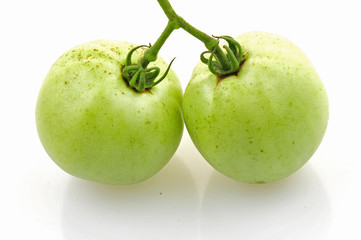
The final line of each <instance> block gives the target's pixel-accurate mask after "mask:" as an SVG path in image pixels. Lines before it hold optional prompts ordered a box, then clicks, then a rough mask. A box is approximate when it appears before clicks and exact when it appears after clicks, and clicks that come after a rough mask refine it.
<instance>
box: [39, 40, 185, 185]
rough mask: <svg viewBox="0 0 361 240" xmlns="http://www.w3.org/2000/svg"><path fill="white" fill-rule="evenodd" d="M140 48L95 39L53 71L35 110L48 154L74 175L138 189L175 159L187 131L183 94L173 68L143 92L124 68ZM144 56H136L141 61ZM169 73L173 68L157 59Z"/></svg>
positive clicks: (59, 62) (69, 54) (60, 61)
mask: <svg viewBox="0 0 361 240" xmlns="http://www.w3.org/2000/svg"><path fill="white" fill-rule="evenodd" d="M133 47H135V45H133V44H131V43H127V42H119V41H106V40H100V41H94V42H90V43H86V44H83V45H79V46H77V47H75V48H73V49H70V50H69V51H67V52H66V53H65V54H64V55H62V56H61V57H60V58H59V59H58V60H57V61H56V62H55V64H54V65H53V66H52V67H51V69H50V71H49V73H48V74H47V76H46V78H45V80H44V82H43V85H42V87H41V90H40V93H39V97H38V100H37V105H36V125H37V129H38V134H39V137H40V140H41V143H42V144H43V146H44V148H45V150H46V152H47V153H48V154H49V156H50V157H51V158H52V159H53V160H54V162H55V163H56V164H57V165H59V167H60V168H62V169H63V170H65V171H66V172H68V173H70V174H71V175H74V176H77V177H80V178H83V179H88V180H91V181H95V182H100V183H107V184H132V183H137V182H140V181H143V180H145V179H147V178H149V177H151V176H153V175H154V174H156V173H157V172H158V171H159V170H160V169H161V168H162V167H163V166H164V165H165V164H166V163H167V162H168V161H169V160H170V159H171V157H172V156H173V154H174V153H175V151H176V149H177V147H178V145H179V142H180V139H181V135H182V131H183V120H182V115H181V102H182V88H181V85H180V82H179V80H178V78H177V76H176V75H175V73H174V72H173V71H172V70H171V71H170V72H169V74H168V75H167V77H166V78H165V79H164V80H163V81H162V82H161V83H160V84H158V85H157V86H155V87H153V88H152V89H150V90H149V91H143V92H136V91H134V90H133V89H131V88H130V87H129V86H128V85H127V83H126V82H125V81H124V80H123V77H122V74H121V68H122V66H124V64H125V58H126V55H127V53H128V51H129V50H130V49H131V48H133ZM142 54H144V52H143V50H137V51H136V52H135V53H134V54H133V57H132V58H133V60H134V61H135V62H136V61H137V60H139V58H140V57H141V55H142ZM152 65H156V66H158V67H159V68H160V69H161V73H160V74H163V73H164V72H165V70H166V68H167V64H166V63H165V62H164V61H163V60H162V59H161V58H158V60H157V61H155V62H154V63H152V64H150V65H149V66H150V67H151V66H152Z"/></svg>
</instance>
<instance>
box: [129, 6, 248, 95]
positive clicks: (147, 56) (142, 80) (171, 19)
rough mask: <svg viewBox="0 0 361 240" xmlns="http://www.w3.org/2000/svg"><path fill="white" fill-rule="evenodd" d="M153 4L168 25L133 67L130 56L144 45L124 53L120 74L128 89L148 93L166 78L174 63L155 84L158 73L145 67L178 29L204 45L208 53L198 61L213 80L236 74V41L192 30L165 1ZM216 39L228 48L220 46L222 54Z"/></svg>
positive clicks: (238, 60) (239, 57) (239, 58)
mask: <svg viewBox="0 0 361 240" xmlns="http://www.w3.org/2000/svg"><path fill="white" fill-rule="evenodd" d="M157 1H158V3H159V5H160V6H161V7H162V9H163V11H164V13H165V14H166V16H167V17H168V23H167V26H166V27H165V29H164V30H163V32H162V34H161V35H160V36H159V38H158V39H157V41H156V42H155V43H154V45H153V46H149V48H148V49H147V50H146V51H145V53H144V56H143V58H142V59H141V60H140V61H139V62H138V63H137V64H136V65H132V63H131V56H132V53H133V52H134V51H135V50H136V49H138V48H140V47H144V45H141V46H137V47H135V48H133V49H131V50H130V51H129V52H128V55H127V58H126V59H127V60H126V65H125V66H124V68H123V70H122V74H123V76H124V78H125V79H126V80H127V81H128V83H129V85H130V86H131V87H132V88H134V89H136V90H137V91H138V92H142V91H144V90H145V89H150V88H151V87H153V86H155V85H156V84H158V83H159V82H160V81H162V80H163V79H164V78H165V77H166V75H167V74H168V72H169V69H170V66H171V64H172V62H173V60H174V59H173V60H172V62H171V63H170V65H169V66H168V68H167V70H166V71H165V73H164V74H163V76H162V77H160V78H159V79H158V80H157V81H156V80H155V79H156V78H157V77H158V75H159V73H160V69H159V68H158V67H156V66H155V67H151V68H149V69H148V68H147V66H148V65H149V63H151V62H154V61H155V60H157V56H158V52H159V50H160V49H161V47H162V46H163V45H164V43H165V41H166V40H167V39H168V37H169V36H170V35H171V34H172V32H173V31H174V30H176V29H179V28H182V29H183V30H185V31H186V32H188V33H189V34H191V35H192V36H193V37H195V38H197V39H198V40H200V41H202V42H203V43H204V45H205V47H206V48H207V49H208V51H205V52H203V53H202V54H201V61H202V62H203V63H205V64H207V65H208V68H209V70H210V72H211V73H213V74H215V75H217V76H225V75H229V74H233V73H236V72H238V71H239V66H240V64H241V62H242V48H241V46H240V45H239V43H237V42H236V40H234V39H233V38H232V37H230V36H220V37H211V36H209V35H207V34H206V33H204V32H202V31H200V30H198V29H197V28H195V27H193V26H192V25H191V24H189V23H188V22H186V21H185V20H184V19H183V18H182V17H180V16H179V15H177V13H176V12H175V11H174V9H173V7H172V6H171V5H170V3H169V1H168V0H157ZM219 39H223V40H225V41H227V43H228V46H224V49H225V50H226V51H223V50H222V49H221V48H220V46H219ZM205 54H210V56H209V58H208V59H207V58H206V57H205ZM213 59H215V60H213Z"/></svg>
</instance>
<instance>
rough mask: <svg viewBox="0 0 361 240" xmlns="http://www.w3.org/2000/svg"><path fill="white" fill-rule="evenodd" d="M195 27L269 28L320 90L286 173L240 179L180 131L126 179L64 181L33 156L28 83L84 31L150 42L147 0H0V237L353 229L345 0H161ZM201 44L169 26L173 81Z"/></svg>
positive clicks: (354, 111) (354, 128) (354, 126)
mask: <svg viewBox="0 0 361 240" xmlns="http://www.w3.org/2000/svg"><path fill="white" fill-rule="evenodd" d="M171 3H172V4H173V7H174V8H175V9H176V11H177V12H178V13H179V15H181V16H183V17H184V18H185V19H186V20H187V21H188V22H190V23H192V24H193V25H194V26H196V27H198V28H199V29H201V30H203V31H204V32H206V33H208V34H214V35H232V36H237V35H240V34H241V33H244V32H247V31H250V30H262V31H267V32H273V33H277V34H280V35H283V36H285V37H287V38H289V39H291V40H292V41H293V42H294V43H296V44H297V45H298V46H299V47H300V48H301V49H303V51H304V52H305V53H306V54H307V55H308V57H309V58H310V60H311V61H312V63H313V64H314V65H315V67H316V69H317V71H318V73H319V75H320V76H321V78H322V80H323V83H324V85H325V87H326V89H327V92H328V95H329V100H330V120H329V126H328V129H327V133H326V135H325V138H324V140H323V142H322V144H321V146H320V147H319V149H318V151H317V152H316V154H315V155H314V156H313V157H312V158H311V160H310V161H309V162H308V163H307V164H306V165H305V166H304V167H303V168H302V169H301V170H299V171H298V172H297V173H295V174H294V175H292V176H290V177H288V178H286V179H284V180H281V181H278V182H275V183H271V184H264V185H247V184H243V183H238V182H235V181H233V180H231V179H228V178H227V177H225V176H223V175H221V174H219V173H217V172H215V171H214V170H213V169H212V168H211V167H210V166H209V165H208V164H207V163H206V162H205V160H204V159H203V158H202V157H201V156H200V154H199V153H198V152H197V150H196V149H195V147H194V146H193V144H192V142H191V140H190V138H189V136H188V134H187V132H186V131H185V132H184V137H183V140H182V142H181V145H180V146H179V149H178V151H177V152H176V154H175V155H174V157H173V158H172V160H171V161H170V163H169V164H168V165H167V166H166V167H165V168H164V169H162V170H161V171H160V172H159V173H158V174H157V175H156V176H154V177H152V178H151V179H149V180H147V181H145V182H143V183H140V184H136V185H132V186H107V185H101V184H96V183H91V182H87V181H84V180H80V179H77V178H74V177H72V176H70V175H68V174H66V173H64V172H63V171H62V170H60V169H59V168H58V167H57V166H56V165H55V164H54V163H53V162H52V161H51V160H50V158H49V157H48V156H47V154H46V153H45V151H44V150H43V148H42V146H41V144H40V141H39V139H38V136H37V132H36V126H35V117H34V109H35V103H36V98H37V94H38V91H39V89H40V86H41V83H42V80H43V79H44V77H45V75H46V73H47V71H48V70H49V68H50V67H51V65H52V64H53V62H54V61H55V60H56V59H57V58H58V57H59V56H60V55H61V54H62V53H63V52H65V51H66V50H68V49H69V48H71V47H73V46H75V45H77V44H80V43H84V42H88V41H91V40H96V39H117V40H124V41H131V42H134V43H137V44H147V43H149V42H154V41H155V40H156V39H157V37H158V35H159V34H160V33H161V31H162V30H163V28H164V27H165V25H166V22H167V19H166V17H165V15H164V14H163V13H162V11H161V8H160V7H159V6H158V3H157V2H156V1H155V0H152V1H150V0H139V1H121V0H118V1H115V0H102V1H93V0H92V1H85V0H84V1H77V0H71V1H70V0H62V1H37V0H33V1H1V3H0V33H1V37H0V42H1V44H0V79H1V80H0V81H1V82H0V83H1V84H0V113H1V117H0V121H1V124H0V138H1V142H0V143H1V145H0V146H1V149H0V150H1V151H0V161H1V164H0V166H1V168H0V169H1V174H0V192H1V198H0V220H1V223H0V226H1V230H0V239H37V240H42V239H52V240H57V239H74V240H83V239H84V240H85V239H87V240H92V239H132V240H133V239H134V240H137V239H160V240H162V239H187V240H193V239H197V240H198V239H199V240H200V239H201V240H212V239H217V240H218V239H247V240H253V239H259V240H268V239H275V240H283V239H307V240H309V239H317V240H324V239H327V240H339V239H361V232H360V227H359V224H360V214H361V204H360V202H361V195H360V190H361V187H360V186H361V153H360V146H361V140H360V135H361V128H360V121H361V114H360V103H361V94H360V85H361V84H360V82H361V77H360V76H361V74H360V71H361V47H360V45H361V37H360V23H361V17H360V16H361V15H360V6H359V4H358V2H357V1H349V0H343V1H317V0H304V1H286V0H284V1H280V0H273V1H267V0H263V1H261V0H255V1H250V0H248V1H238V0H221V1H220V0H217V1H216V0H192V1H188V0H182V1H180V0H178V1H177V0H172V1H171ZM204 50H205V48H204V47H203V44H202V43H201V42H198V40H196V39H194V38H192V37H191V36H189V35H187V34H186V33H185V32H184V31H182V30H177V31H176V32H174V34H172V36H171V37H170V38H169V40H168V41H167V42H166V44H165V45H164V47H163V48H162V50H161V51H160V55H161V56H162V57H163V58H164V59H165V60H166V61H168V62H169V61H170V60H171V59H172V58H173V57H174V56H176V57H177V59H176V61H175V62H174V65H173V69H174V70H175V72H176V73H177V75H178V77H179V78H180V80H181V83H182V86H183V89H185V87H186V84H187V82H188V80H189V78H190V76H191V73H192V70H193V67H194V65H195V64H196V63H197V62H198V60H199V54H200V53H201V52H202V51H204Z"/></svg>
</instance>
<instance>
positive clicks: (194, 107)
mask: <svg viewBox="0 0 361 240" xmlns="http://www.w3.org/2000/svg"><path fill="white" fill-rule="evenodd" d="M236 40H237V41H238V42H239V43H240V44H241V46H242V48H243V51H244V54H245V57H244V59H245V61H244V63H243V65H242V66H241V69H240V71H239V73H238V74H237V75H232V76H228V77H226V78H224V79H219V78H217V77H216V76H214V75H212V74H211V73H210V72H209V71H208V69H207V66H206V65H204V64H202V63H199V64H198V65H197V66H196V67H195V69H194V72H193V75H192V77H191V80H190V82H189V84H188V86H187V88H186V90H185V93H184V98H183V114H184V121H185V124H186V127H187V130H188V132H189V134H190V136H191V138H192V140H193V142H194V144H195V145H196V147H197V148H198V150H199V152H200V153H201V154H202V155H203V157H204V158H205V159H206V160H207V161H208V162H209V163H210V164H211V165H212V166H213V167H214V168H215V169H217V170H218V171H220V172H221V173H223V174H225V175H227V176H229V177H231V178H233V179H236V180H238V181H242V182H246V183H266V182H272V181H275V180H278V179H282V178H285V177H287V176H289V175H290V174H292V173H294V172H295V171H296V170H297V169H299V168H300V167H301V166H303V165H304V164H305V163H306V162H307V161H308V160H309V159H310V158H311V156H312V155H313V153H314V152H315V151H316V149H317V148H318V146H319V144H320V143H321V140H322V138H323V136H324V133H325V130H326V127H327V122H328V115H329V112H328V98H327V94H326V91H325V88H324V86H323V84H322V82H321V80H320V78H319V76H318V74H317V73H316V71H315V69H314V67H313V66H312V64H311V63H310V61H309V60H308V58H307V57H306V56H305V54H304V53H303V52H302V51H301V50H300V49H299V48H298V47H297V46H295V45H294V44H293V43H292V42H290V41H289V40H287V39H285V38H283V37H281V36H277V35H274V34H269V33H264V32H249V33H245V34H243V35H241V36H239V37H237V38H236Z"/></svg>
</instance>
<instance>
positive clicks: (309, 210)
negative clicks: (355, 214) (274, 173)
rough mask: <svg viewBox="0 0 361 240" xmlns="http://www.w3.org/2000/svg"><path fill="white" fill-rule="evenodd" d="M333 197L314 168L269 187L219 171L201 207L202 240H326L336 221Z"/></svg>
mask: <svg viewBox="0 0 361 240" xmlns="http://www.w3.org/2000/svg"><path fill="white" fill-rule="evenodd" d="M330 211H331V207H330V200H329V198H328V195H327V192H326V190H325V188H324V186H323V184H322V181H321V180H320V179H319V178H318V176H317V175H316V173H315V172H314V170H313V169H312V167H311V166H309V165H307V166H305V167H303V168H302V169H300V170H299V171H298V172H296V173H295V174H293V175H292V176H290V177H288V178H286V179H283V180H280V181H277V182H273V183H268V184H259V185H254V184H244V183H239V182H236V181H234V180H232V179H229V178H227V177H225V176H223V175H221V174H220V173H218V172H214V173H213V174H212V176H211V178H210V181H209V183H208V186H207V187H206V191H205V194H204V196H203V200H202V202H201V219H200V222H201V223H200V234H201V239H202V240H203V239H207V240H212V239H217V240H218V239H222V238H225V239H228V240H230V239H247V240H254V239H257V240H258V239H259V240H266V239H267V240H270V239H274V240H283V239H294V240H296V239H300V240H301V239H302V240H304V239H320V237H321V236H322V234H324V232H323V229H325V227H326V225H327V224H328V218H329V216H330Z"/></svg>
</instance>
